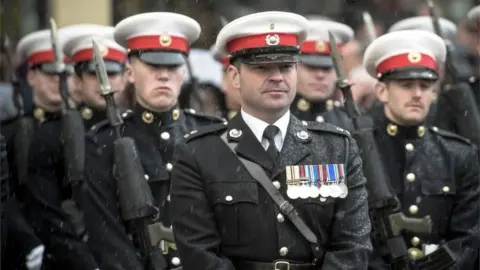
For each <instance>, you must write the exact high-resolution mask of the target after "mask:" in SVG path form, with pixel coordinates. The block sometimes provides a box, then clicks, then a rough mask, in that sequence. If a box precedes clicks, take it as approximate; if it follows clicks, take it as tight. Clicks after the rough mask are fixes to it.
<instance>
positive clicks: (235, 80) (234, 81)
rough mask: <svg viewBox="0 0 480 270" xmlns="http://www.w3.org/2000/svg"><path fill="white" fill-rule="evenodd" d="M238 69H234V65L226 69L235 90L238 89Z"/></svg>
mask: <svg viewBox="0 0 480 270" xmlns="http://www.w3.org/2000/svg"><path fill="white" fill-rule="evenodd" d="M239 68H240V67H238V68H237V67H236V66H234V65H230V66H229V67H228V68H227V75H228V77H229V79H230V82H231V84H232V86H233V87H234V88H236V89H240V70H239Z"/></svg>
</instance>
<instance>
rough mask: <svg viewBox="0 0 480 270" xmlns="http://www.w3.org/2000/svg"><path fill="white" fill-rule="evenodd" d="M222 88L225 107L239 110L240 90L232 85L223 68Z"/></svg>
mask: <svg viewBox="0 0 480 270" xmlns="http://www.w3.org/2000/svg"><path fill="white" fill-rule="evenodd" d="M222 90H223V91H224V93H225V99H226V103H227V108H228V109H229V110H234V111H239V110H240V107H241V103H240V100H241V98H240V91H239V90H238V89H237V88H235V87H233V85H232V81H231V78H230V77H229V76H228V72H227V70H225V72H224V74H223V78H222Z"/></svg>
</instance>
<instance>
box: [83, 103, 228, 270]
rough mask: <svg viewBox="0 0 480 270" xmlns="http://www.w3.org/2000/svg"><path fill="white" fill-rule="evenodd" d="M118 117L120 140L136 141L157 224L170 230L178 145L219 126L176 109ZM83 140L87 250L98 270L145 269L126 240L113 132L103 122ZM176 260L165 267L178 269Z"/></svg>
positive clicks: (140, 110)
mask: <svg viewBox="0 0 480 270" xmlns="http://www.w3.org/2000/svg"><path fill="white" fill-rule="evenodd" d="M122 116H123V118H124V121H125V122H124V125H123V126H122V128H121V133H122V135H123V136H124V137H131V138H133V139H134V141H135V145H136V147H137V150H138V154H139V156H140V160H141V163H142V165H143V169H144V171H145V174H146V175H145V180H146V181H148V183H149V186H150V189H151V191H152V194H153V197H154V199H155V202H156V204H157V206H158V207H159V209H160V220H161V222H162V223H163V224H164V225H165V226H167V227H169V226H170V216H169V209H168V208H169V207H168V205H169V200H170V196H169V192H170V170H171V169H172V167H173V166H174V164H173V153H174V152H175V151H176V144H177V143H178V141H179V140H180V139H182V138H183V135H184V134H185V133H187V132H188V131H191V130H193V129H196V128H197V127H199V126H202V125H208V124H211V123H219V122H222V120H220V119H219V118H216V117H210V116H205V115H199V114H197V113H195V111H193V110H189V109H186V110H180V109H179V108H178V107H174V108H172V109H171V110H170V111H168V112H164V113H153V112H150V111H147V110H145V109H143V108H141V107H138V108H136V109H135V111H130V112H126V113H124V114H122ZM87 137H88V139H87V143H86V155H87V157H88V158H87V160H86V163H85V176H86V177H85V178H86V181H87V189H86V190H85V195H84V199H85V200H84V205H82V208H83V210H84V220H85V225H86V227H87V231H88V234H89V241H88V242H89V246H90V247H91V249H92V252H93V253H94V256H95V258H96V259H97V262H98V264H99V266H100V269H128V270H134V269H144V261H143V258H140V256H139V254H138V253H137V250H136V249H135V247H134V245H133V244H132V242H131V240H130V239H129V234H130V232H128V230H127V228H126V226H125V223H124V221H123V219H122V216H121V209H120V203H119V201H118V188H117V182H116V178H115V176H114V170H113V168H114V167H115V164H114V148H113V146H114V144H113V143H114V141H115V139H116V134H115V132H114V129H113V127H111V126H110V125H108V123H106V122H105V124H104V125H103V126H102V125H97V126H96V129H95V130H93V131H92V132H91V133H89V134H88V136H87ZM175 256H178V255H175V252H172V253H169V254H168V262H169V264H171V266H172V267H174V266H178V265H176V264H177V262H178V258H175ZM172 260H173V262H175V263H172ZM172 264H173V265H172Z"/></svg>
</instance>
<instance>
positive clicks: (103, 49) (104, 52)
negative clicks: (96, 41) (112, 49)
mask: <svg viewBox="0 0 480 270" xmlns="http://www.w3.org/2000/svg"><path fill="white" fill-rule="evenodd" d="M100 53H101V54H102V57H105V56H107V54H108V47H107V46H105V45H100Z"/></svg>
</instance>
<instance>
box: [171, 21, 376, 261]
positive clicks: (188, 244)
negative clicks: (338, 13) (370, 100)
mask: <svg viewBox="0 0 480 270" xmlns="http://www.w3.org/2000/svg"><path fill="white" fill-rule="evenodd" d="M308 29H309V24H308V21H307V20H306V19H305V18H304V17H302V16H300V15H297V14H292V13H287V12H262V13H255V14H252V15H248V16H244V17H241V18H239V19H237V20H234V21H232V22H231V23H229V24H228V25H226V26H225V27H224V28H223V29H222V30H221V31H220V33H219V35H218V38H217V42H216V46H219V48H221V50H222V51H224V52H228V54H229V55H231V58H230V62H231V63H232V65H230V66H229V67H228V76H229V77H230V80H232V83H233V86H234V87H236V88H237V89H239V91H240V96H241V102H242V110H241V112H240V113H238V114H237V115H236V116H235V117H234V118H233V119H231V120H230V122H229V123H225V124H218V125H212V126H210V127H205V128H202V129H199V130H195V131H193V132H191V133H190V134H189V135H188V136H186V143H183V144H180V145H179V146H178V148H177V153H176V157H177V165H176V166H175V167H174V170H173V173H172V191H171V199H172V204H171V209H172V220H173V230H174V236H175V240H176V243H177V247H178V249H179V251H180V256H181V259H182V265H183V269H185V270H190V269H222V270H227V269H232V270H233V269H237V270H243V269H250V270H255V269H366V261H367V257H368V255H369V251H370V248H371V244H370V242H369V231H370V223H369V221H368V217H367V204H366V196H367V194H366V190H365V186H364V184H365V179H364V178H363V175H362V172H361V160H360V157H359V155H358V149H357V146H356V143H355V142H354V140H353V139H352V138H351V137H350V135H349V133H348V132H346V131H344V130H343V129H340V128H338V127H335V126H333V125H331V124H327V123H319V122H306V121H300V120H299V119H298V118H296V117H295V116H293V115H292V114H291V113H290V111H289V109H290V105H291V102H292V101H293V99H294V97H295V92H296V85H297V84H296V78H297V72H296V63H297V56H298V54H299V49H298V48H299V46H298V45H299V44H301V43H302V41H303V40H304V39H305V37H306V34H307V31H308ZM229 148H230V149H229ZM212 150H213V152H212ZM279 152H280V153H279ZM237 155H238V156H237ZM206 156H208V158H205V157H206ZM244 165H245V166H244ZM327 168H328V172H327ZM251 173H254V174H253V175H252V174H251ZM257 173H258V175H257ZM254 175H255V176H254ZM257 182H258V183H257ZM259 184H260V185H259ZM347 194H348V195H347ZM285 195H288V199H287V200H285V199H284V198H283V196H285ZM272 199H273V201H272ZM294 207H295V208H296V210H294ZM297 211H298V212H297ZM292 218H293V220H292Z"/></svg>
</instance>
